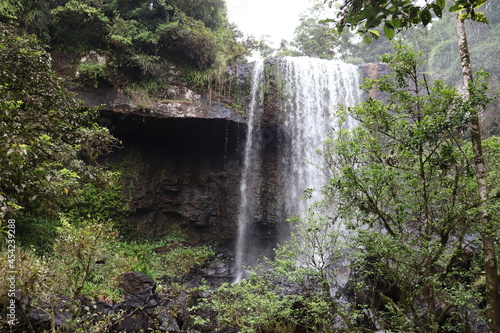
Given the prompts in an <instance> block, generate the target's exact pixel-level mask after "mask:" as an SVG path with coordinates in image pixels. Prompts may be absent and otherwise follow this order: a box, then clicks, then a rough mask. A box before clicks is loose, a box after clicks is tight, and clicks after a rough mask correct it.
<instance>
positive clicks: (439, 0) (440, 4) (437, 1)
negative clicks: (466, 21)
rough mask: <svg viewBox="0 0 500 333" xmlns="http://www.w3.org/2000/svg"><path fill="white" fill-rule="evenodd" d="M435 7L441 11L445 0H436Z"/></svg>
mask: <svg viewBox="0 0 500 333" xmlns="http://www.w3.org/2000/svg"><path fill="white" fill-rule="evenodd" d="M436 5H438V6H439V8H441V10H443V9H444V6H445V5H446V0H436Z"/></svg>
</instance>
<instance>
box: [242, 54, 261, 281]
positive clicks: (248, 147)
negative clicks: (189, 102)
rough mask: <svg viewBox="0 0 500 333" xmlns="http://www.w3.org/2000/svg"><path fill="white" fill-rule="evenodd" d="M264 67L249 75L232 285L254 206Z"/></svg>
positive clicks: (256, 65) (256, 201)
mask: <svg viewBox="0 0 500 333" xmlns="http://www.w3.org/2000/svg"><path fill="white" fill-rule="evenodd" d="M263 85H264V63H263V62H262V61H256V62H255V65H254V68H253V71H252V83H251V95H250V96H251V100H250V106H249V109H248V111H247V112H248V125H247V137H246V140H245V149H244V153H243V154H244V155H243V170H242V173H241V184H240V207H239V212H238V234H237V239H236V263H235V265H236V268H235V281H236V282H238V281H240V280H241V278H242V277H243V275H244V273H245V272H244V268H243V264H244V260H245V254H246V253H247V247H248V244H247V241H246V235H247V232H248V227H249V225H250V224H251V222H252V219H253V216H254V215H255V214H254V212H255V210H256V207H257V205H258V199H259V198H258V196H257V195H256V194H255V191H254V187H255V186H256V185H257V184H256V182H258V181H260V177H259V171H260V158H259V156H260V146H261V142H260V141H261V140H262V135H261V129H260V127H259V125H260V120H261V116H262V112H263V89H262V88H263Z"/></svg>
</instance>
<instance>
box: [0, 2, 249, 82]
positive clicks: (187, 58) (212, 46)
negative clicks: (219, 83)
mask: <svg viewBox="0 0 500 333" xmlns="http://www.w3.org/2000/svg"><path fill="white" fill-rule="evenodd" d="M4 6H5V11H3V12H2V14H0V21H3V22H6V23H12V24H15V25H17V26H19V27H21V28H22V29H23V30H25V31H26V32H28V33H34V34H36V35H37V36H38V37H39V38H40V39H41V40H42V41H43V42H45V43H47V44H48V45H50V47H51V48H52V50H57V51H62V52H65V53H68V54H73V55H74V58H75V59H79V58H80V57H81V56H83V55H85V54H87V53H88V52H89V51H97V52H98V53H100V54H102V55H105V56H107V57H108V59H109V60H108V63H107V64H106V68H105V76H106V77H107V79H108V81H110V83H112V84H121V83H126V81H128V80H140V79H152V78H153V79H154V78H155V77H158V76H160V75H161V74H162V73H163V72H165V70H166V68H168V67H167V66H168V65H169V64H183V65H186V66H189V67H192V68H195V69H197V70H205V69H208V68H212V67H215V66H225V65H227V64H229V63H231V62H234V61H238V60H241V59H243V57H244V56H245V55H247V52H248V51H247V49H246V48H245V47H244V46H243V45H242V44H241V43H239V42H237V41H236V36H237V31H236V29H235V27H234V26H232V25H230V24H229V23H228V21H227V14H226V7H225V3H224V1H222V0H210V1H198V0H176V1H165V0H153V1H150V0H127V1H116V0H80V1H78V0H64V1H49V2H45V1H31V0H23V1H7V4H6V5H4ZM123 74H125V76H124V75H123ZM123 81H125V82H123Z"/></svg>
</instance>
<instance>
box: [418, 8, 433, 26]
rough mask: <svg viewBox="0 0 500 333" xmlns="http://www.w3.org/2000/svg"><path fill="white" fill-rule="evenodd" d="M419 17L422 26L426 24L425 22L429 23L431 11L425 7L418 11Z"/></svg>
mask: <svg viewBox="0 0 500 333" xmlns="http://www.w3.org/2000/svg"><path fill="white" fill-rule="evenodd" d="M419 16H420V19H421V20H422V24H423V25H424V26H426V25H427V24H429V23H430V22H431V20H432V14H431V12H430V11H429V9H427V8H424V9H423V10H422V11H421V12H420V15H419Z"/></svg>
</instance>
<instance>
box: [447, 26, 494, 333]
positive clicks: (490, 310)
mask: <svg viewBox="0 0 500 333" xmlns="http://www.w3.org/2000/svg"><path fill="white" fill-rule="evenodd" d="M457 34H458V48H459V52H460V59H461V61H462V73H463V77H464V85H465V90H466V98H468V97H469V96H468V92H467V88H468V86H469V83H470V82H472V80H473V77H472V70H471V65H470V55H469V47H468V45H467V36H466V33H465V24H464V22H463V21H462V20H460V19H459V17H458V16H457ZM469 125H470V132H471V133H470V136H471V142H472V151H473V153H474V160H473V164H474V169H475V173H476V181H477V185H478V195H479V199H480V209H481V211H480V213H481V214H480V217H481V233H482V234H481V237H482V240H483V252H484V272H485V279H486V304H487V309H486V317H487V319H488V331H489V332H491V333H499V332H500V295H499V292H498V287H499V281H498V270H497V257H496V254H495V242H496V230H495V228H494V226H493V223H492V219H491V215H490V213H489V211H488V186H487V183H486V178H487V173H486V167H485V163H484V156H483V144H482V139H481V128H480V124H479V116H478V114H477V113H474V114H473V115H472V119H471V122H470V124H469Z"/></svg>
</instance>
